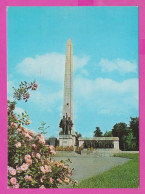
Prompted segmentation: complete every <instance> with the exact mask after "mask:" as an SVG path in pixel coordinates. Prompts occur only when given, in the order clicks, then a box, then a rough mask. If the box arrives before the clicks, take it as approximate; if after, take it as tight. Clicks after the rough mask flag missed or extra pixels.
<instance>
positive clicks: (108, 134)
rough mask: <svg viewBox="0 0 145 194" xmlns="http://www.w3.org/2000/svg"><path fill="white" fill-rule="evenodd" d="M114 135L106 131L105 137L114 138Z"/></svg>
mask: <svg viewBox="0 0 145 194" xmlns="http://www.w3.org/2000/svg"><path fill="white" fill-rule="evenodd" d="M112 136H113V135H112V131H106V132H105V133H104V137H112Z"/></svg>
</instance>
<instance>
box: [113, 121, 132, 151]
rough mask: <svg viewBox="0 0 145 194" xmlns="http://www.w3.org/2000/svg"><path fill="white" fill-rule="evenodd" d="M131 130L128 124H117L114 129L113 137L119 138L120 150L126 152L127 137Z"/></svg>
mask: <svg viewBox="0 0 145 194" xmlns="http://www.w3.org/2000/svg"><path fill="white" fill-rule="evenodd" d="M128 133H129V128H128V127H127V124H126V123H116V124H115V125H114V126H113V129H112V135H113V137H119V148H120V149H121V150H125V142H126V137H127V136H128Z"/></svg>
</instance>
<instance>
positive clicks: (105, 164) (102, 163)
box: [55, 155, 129, 181]
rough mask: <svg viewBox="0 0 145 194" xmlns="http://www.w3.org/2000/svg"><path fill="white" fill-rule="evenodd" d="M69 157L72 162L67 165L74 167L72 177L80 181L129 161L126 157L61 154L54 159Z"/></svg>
mask: <svg viewBox="0 0 145 194" xmlns="http://www.w3.org/2000/svg"><path fill="white" fill-rule="evenodd" d="M68 158H70V160H71V161H72V163H71V164H70V165H69V166H70V167H71V168H74V170H73V175H72V178H73V179H75V180H77V181H81V180H82V179H86V178H89V177H92V176H94V175H97V174H100V173H102V172H104V171H106V170H109V169H110V168H111V167H114V166H118V165H122V164H123V163H125V162H127V161H129V159H127V158H120V157H98V156H79V155H78V157H76V156H69V157H66V156H61V157H55V160H66V159H68Z"/></svg>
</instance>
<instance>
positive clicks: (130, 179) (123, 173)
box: [77, 154, 139, 188]
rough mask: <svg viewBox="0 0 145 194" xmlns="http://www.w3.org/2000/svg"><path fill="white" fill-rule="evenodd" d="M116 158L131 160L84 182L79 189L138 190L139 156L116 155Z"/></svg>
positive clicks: (79, 185)
mask: <svg viewBox="0 0 145 194" xmlns="http://www.w3.org/2000/svg"><path fill="white" fill-rule="evenodd" d="M114 156H115V157H124V158H130V159H131V160H130V161H128V162H127V163H125V164H123V165H121V166H117V167H113V168H111V169H110V170H109V171H106V172H104V173H102V174H99V175H96V176H93V177H91V178H89V179H85V180H82V181H81V182H80V183H79V184H78V186H77V188H138V187H139V154H115V155H114Z"/></svg>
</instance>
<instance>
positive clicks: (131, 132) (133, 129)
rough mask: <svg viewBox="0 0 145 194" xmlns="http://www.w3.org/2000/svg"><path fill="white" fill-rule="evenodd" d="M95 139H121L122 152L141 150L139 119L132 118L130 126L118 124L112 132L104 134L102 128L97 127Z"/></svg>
mask: <svg viewBox="0 0 145 194" xmlns="http://www.w3.org/2000/svg"><path fill="white" fill-rule="evenodd" d="M94 137H119V148H120V149H121V150H139V117H130V121H129V125H127V124H126V123H124V122H120V123H116V124H115V125H114V126H113V128H112V130H110V131H106V132H105V133H104V134H103V132H102V131H101V129H100V127H96V130H95V131H94Z"/></svg>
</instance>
